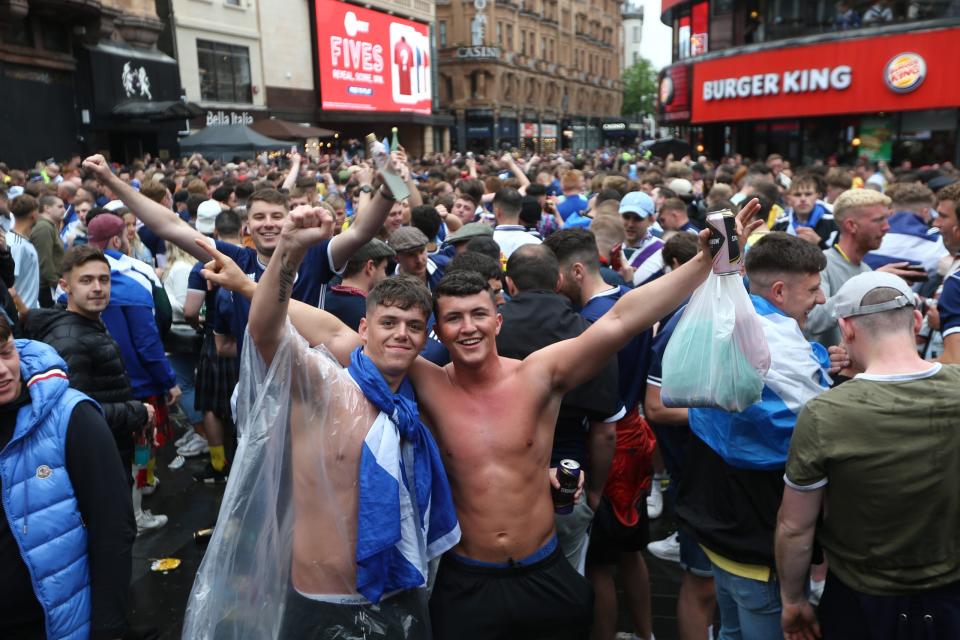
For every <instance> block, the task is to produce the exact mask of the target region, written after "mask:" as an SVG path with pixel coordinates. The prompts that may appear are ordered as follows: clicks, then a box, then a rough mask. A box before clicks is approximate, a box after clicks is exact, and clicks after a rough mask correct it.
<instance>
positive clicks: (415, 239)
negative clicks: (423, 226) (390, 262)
mask: <svg viewBox="0 0 960 640" xmlns="http://www.w3.org/2000/svg"><path fill="white" fill-rule="evenodd" d="M387 242H389V243H390V246H391V247H392V248H393V250H394V251H396V252H397V253H402V252H404V251H413V250H414V249H421V248H423V247H425V246H427V243H428V242H429V240H428V239H427V236H425V235H424V234H423V231H420V229H417V228H416V227H400V228H399V229H397V230H396V231H394V232H393V233H391V234H390V238H389V239H388V240H387Z"/></svg>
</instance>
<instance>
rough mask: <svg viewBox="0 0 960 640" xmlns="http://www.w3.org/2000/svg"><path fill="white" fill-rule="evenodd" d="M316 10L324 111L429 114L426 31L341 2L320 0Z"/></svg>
mask: <svg viewBox="0 0 960 640" xmlns="http://www.w3.org/2000/svg"><path fill="white" fill-rule="evenodd" d="M316 10H317V57H318V60H317V65H318V69H319V78H320V104H321V108H323V109H324V110H327V111H387V112H399V111H407V112H414V113H430V111H431V106H432V101H433V92H432V87H431V81H432V75H433V74H432V66H431V65H432V64H433V60H432V59H431V58H432V56H431V55H430V53H431V52H430V35H429V30H428V28H427V26H426V25H423V24H419V23H417V22H412V21H410V20H404V19H402V18H396V17H394V16H390V15H387V14H385V13H381V12H379V11H372V10H370V9H364V8H363V7H358V6H356V5H352V4H347V3H345V2H338V1H337V0H316Z"/></svg>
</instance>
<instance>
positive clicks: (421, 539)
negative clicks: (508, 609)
mask: <svg viewBox="0 0 960 640" xmlns="http://www.w3.org/2000/svg"><path fill="white" fill-rule="evenodd" d="M348 371H349V373H350V376H351V377H352V378H353V379H354V381H355V382H356V383H357V385H358V386H359V387H360V390H361V391H362V392H363V395H364V396H365V397H366V398H367V400H369V401H370V402H371V403H373V405H374V406H376V407H377V408H378V409H380V415H379V416H378V417H377V419H376V421H375V422H374V424H373V426H372V427H371V428H370V430H369V431H368V432H367V435H366V438H364V443H363V449H362V451H361V452H360V506H359V512H358V515H357V591H358V592H359V593H360V594H362V595H363V596H364V597H365V598H367V599H368V600H370V601H371V602H378V601H379V600H380V598H381V597H382V596H383V595H384V594H389V593H392V592H394V591H399V590H401V589H412V588H417V587H422V586H425V585H426V583H427V573H428V563H429V561H430V560H431V559H432V558H435V557H437V556H439V555H440V554H442V553H443V552H445V551H447V550H448V549H451V548H453V547H454V546H455V545H456V544H457V543H458V542H459V541H460V525H459V523H458V522H457V514H456V511H455V510H454V507H453V497H452V494H451V491H450V484H449V482H448V481H447V475H446V472H445V471H444V468H443V463H442V461H441V459H440V450H439V448H438V447H437V444H436V442H434V440H433V436H432V435H430V431H429V430H428V429H427V427H426V425H424V424H423V423H422V422H421V421H420V416H419V412H418V409H417V404H416V403H415V402H414V401H413V400H411V399H410V398H412V397H413V394H412V391H411V390H410V389H405V388H404V386H407V387H409V385H410V383H409V381H407V380H406V379H405V380H404V382H403V383H402V385H401V388H400V389H399V390H398V392H397V393H393V392H392V391H391V390H390V388H389V387H388V386H387V383H386V381H385V380H384V379H383V376H382V375H381V374H380V371H379V370H378V369H377V368H376V366H375V365H374V364H373V362H371V361H370V359H369V358H368V357H367V356H366V355H364V353H363V350H362V348H360V347H358V348H357V349H356V350H355V351H354V352H353V353H352V354H351V357H350V366H349V368H348Z"/></svg>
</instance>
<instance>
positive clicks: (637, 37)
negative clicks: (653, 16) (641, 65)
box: [633, 25, 640, 42]
mask: <svg viewBox="0 0 960 640" xmlns="http://www.w3.org/2000/svg"><path fill="white" fill-rule="evenodd" d="M633 41H634V42H640V27H639V26H636V25H634V27H633Z"/></svg>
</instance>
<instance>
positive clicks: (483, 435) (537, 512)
mask: <svg viewBox="0 0 960 640" xmlns="http://www.w3.org/2000/svg"><path fill="white" fill-rule="evenodd" d="M757 208H758V204H757V202H756V201H752V202H751V203H750V204H748V205H747V206H746V207H744V209H743V210H742V211H741V213H740V214H739V216H738V219H737V223H738V231H739V232H740V238H741V239H745V238H746V237H747V236H748V235H749V233H750V232H752V231H753V230H754V229H755V228H756V227H757V226H759V224H762V222H761V221H755V222H753V223H750V224H749V226H747V224H748V222H747V221H749V220H750V219H751V217H752V216H753V215H754V213H755V212H756V209H757ZM291 235H292V234H291ZM315 237H316V238H317V240H319V237H320V236H319V235H317V236H315ZM708 237H709V233H708V232H703V233H702V234H701V235H700V246H701V252H700V253H699V254H698V255H697V257H696V258H694V259H692V260H690V261H689V262H688V263H687V264H685V265H683V266H682V267H680V268H679V269H677V270H675V271H673V272H671V273H670V274H668V275H666V276H664V277H662V278H658V279H657V280H655V281H654V282H652V283H650V284H648V285H646V286H644V287H642V288H640V289H637V290H635V291H633V292H631V293H629V294H627V295H625V296H624V297H623V298H622V299H621V300H620V301H619V302H618V303H617V304H616V305H615V306H614V307H613V308H612V309H611V310H610V311H609V312H608V313H607V314H605V315H604V316H603V317H602V318H601V319H600V320H598V321H597V322H596V323H594V324H593V325H592V326H591V327H590V329H589V330H587V331H585V332H584V333H583V334H581V335H580V336H579V337H577V338H574V339H571V340H566V341H563V342H559V343H556V344H553V345H551V346H549V347H547V348H545V349H542V350H540V351H538V352H536V353H533V354H531V355H530V356H528V357H527V358H526V359H525V360H523V361H522V362H521V361H518V360H511V359H508V358H502V357H500V356H498V355H497V351H496V340H495V339H496V334H497V332H498V331H499V327H500V316H499V315H498V314H497V311H496V305H495V304H494V301H493V297H492V295H491V292H490V288H489V283H487V282H486V281H485V280H483V279H482V277H479V276H475V275H471V274H464V273H459V274H451V275H449V276H447V277H445V279H444V281H442V282H441V283H440V284H439V285H438V287H437V289H436V291H435V292H434V308H435V314H436V319H437V324H436V331H437V334H438V336H439V337H440V339H441V341H442V342H443V343H444V345H445V346H446V347H447V349H448V350H449V351H450V355H451V358H452V363H451V364H450V365H447V366H446V367H443V368H440V367H437V366H435V365H433V364H431V363H429V362H427V361H425V360H424V359H422V358H419V359H417V360H416V362H415V363H414V364H413V366H412V368H411V369H410V373H409V375H410V378H411V380H412V381H413V383H414V386H415V387H416V389H417V396H418V399H419V402H420V406H421V411H422V412H423V413H424V414H425V416H426V417H427V418H428V419H429V422H430V423H431V424H432V426H433V428H434V432H435V434H436V437H437V441H438V444H439V445H440V449H441V451H442V455H443V460H444V465H445V466H446V469H447V473H448V476H449V478H450V483H451V487H452V489H453V497H454V503H455V505H456V508H457V516H458V518H459V520H460V526H461V529H462V534H463V535H462V538H461V540H460V543H459V544H458V545H457V546H456V547H455V548H454V549H453V550H452V552H451V553H449V554H447V555H446V556H445V557H444V560H443V562H442V563H441V568H440V573H439V575H438V577H437V581H436V584H435V587H434V591H433V596H432V598H431V619H432V624H433V634H434V637H435V638H439V639H441V640H446V639H448V638H450V639H453V638H456V639H458V640H459V639H461V638H478V639H479V638H483V639H496V638H504V639H506V638H514V637H522V638H525V639H526V638H544V639H546V638H551V639H554V638H581V637H586V635H587V633H588V631H589V627H590V616H591V607H592V602H591V599H592V598H591V591H590V588H589V585H588V584H587V583H586V581H585V580H584V579H583V578H582V577H581V576H579V575H578V574H577V573H576V572H575V571H574V570H573V569H572V568H571V567H570V566H569V564H568V563H566V562H565V561H564V560H563V557H562V556H561V555H560V553H559V551H558V550H557V549H556V538H555V535H556V534H555V530H554V514H553V504H552V500H551V497H550V490H549V486H550V485H549V482H548V479H547V474H546V473H545V470H546V468H547V466H548V463H549V458H550V449H551V446H552V439H553V431H554V427H555V425H556V418H557V412H558V410H559V407H560V403H561V399H562V397H563V395H564V393H566V392H567V391H568V390H569V389H570V388H572V387H575V386H576V385H578V384H581V383H582V382H584V381H585V380H588V379H589V378H590V377H592V376H593V375H595V374H596V372H597V371H598V370H599V369H600V368H601V367H602V366H603V365H604V363H605V362H606V361H607V359H609V358H610V356H612V355H613V354H615V353H616V352H617V351H618V350H619V349H620V348H621V347H622V346H623V345H624V344H625V343H626V342H627V341H628V340H629V339H630V338H631V337H632V336H633V335H635V334H636V333H639V332H640V331H643V330H644V329H646V328H648V327H650V326H651V325H652V324H653V323H654V322H656V321H657V320H658V319H659V318H661V317H663V316H664V315H665V314H666V313H668V312H669V311H672V310H673V309H675V308H676V307H677V306H679V304H680V303H681V302H682V301H683V300H684V299H685V298H686V297H688V296H689V295H690V294H691V293H692V292H693V290H694V289H695V288H696V287H697V286H699V284H700V283H701V282H703V280H704V279H705V278H706V276H707V274H708V273H709V271H710V265H711V259H710V256H709V251H708V250H707V239H708ZM285 242H286V238H282V239H281V241H280V244H279V245H278V247H277V254H278V255H279V256H281V260H279V261H274V262H273V263H271V265H270V267H269V268H268V270H267V274H266V275H265V276H264V279H265V281H268V282H274V281H275V282H282V278H281V276H283V274H284V273H286V274H292V273H293V272H295V270H296V268H297V266H298V262H297V259H298V254H299V253H300V252H299V251H292V250H288V249H287V247H286V246H285ZM209 268H210V269H212V270H213V271H215V272H216V271H224V272H226V271H229V265H226V259H225V258H224V257H223V256H219V257H218V259H217V264H214V265H211V266H210V267H209ZM271 272H273V273H272V274H271ZM268 276H270V280H266V279H267V277H268ZM211 277H213V278H218V280H217V281H218V283H219V284H222V285H224V286H226V287H227V288H236V289H238V290H242V292H243V293H244V295H248V296H250V295H253V296H254V297H255V300H256V297H257V296H261V297H262V296H272V295H274V293H273V291H274V290H273V289H270V288H266V290H265V287H259V288H258V287H256V285H254V284H253V283H250V282H249V281H247V282H243V281H242V279H237V278H229V279H228V277H227V275H226V273H223V274H217V273H213V274H211ZM287 277H288V278H289V276H287ZM231 280H232V282H231ZM289 311H290V317H291V319H292V320H293V322H294V325H295V326H296V328H297V330H298V331H299V332H300V333H301V334H302V335H303V336H304V337H305V338H306V339H307V341H309V342H310V343H311V344H318V343H323V344H324V345H325V346H326V347H327V348H328V349H330V351H331V352H332V353H333V355H334V356H335V357H336V358H337V359H338V360H340V361H341V362H344V361H345V360H346V358H347V357H348V354H349V353H350V351H352V350H353V348H354V347H355V346H356V345H357V344H358V337H357V335H356V334H354V333H353V332H352V331H350V330H349V329H347V328H346V327H345V326H344V325H343V324H342V323H340V322H339V320H337V319H336V318H334V317H333V316H330V315H329V314H326V313H325V312H322V311H319V310H316V309H310V308H307V307H304V306H302V305H293V304H292V305H291V306H290V310H289ZM276 320H277V319H276V318H274V325H276V324H277V322H276ZM266 331H276V329H271V328H270V327H268V326H265V325H261V324H260V323H259V322H257V323H254V321H253V317H251V323H250V333H251V336H253V337H254V339H257V333H259V332H266Z"/></svg>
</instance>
